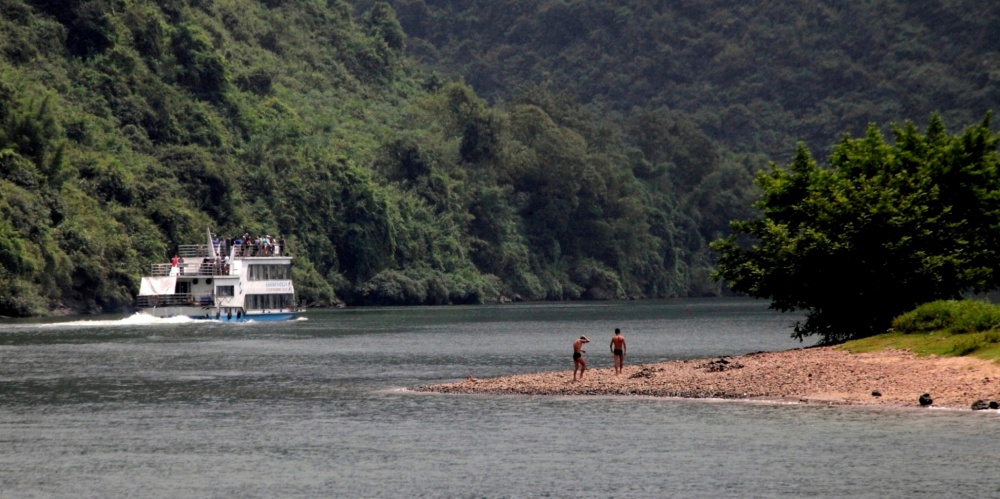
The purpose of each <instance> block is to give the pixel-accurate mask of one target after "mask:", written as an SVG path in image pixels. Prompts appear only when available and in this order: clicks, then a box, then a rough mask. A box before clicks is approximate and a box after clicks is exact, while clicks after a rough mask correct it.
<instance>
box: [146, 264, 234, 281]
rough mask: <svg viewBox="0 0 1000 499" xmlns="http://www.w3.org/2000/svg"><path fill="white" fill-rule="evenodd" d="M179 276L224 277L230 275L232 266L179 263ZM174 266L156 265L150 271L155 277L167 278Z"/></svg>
mask: <svg viewBox="0 0 1000 499" xmlns="http://www.w3.org/2000/svg"><path fill="white" fill-rule="evenodd" d="M177 267H178V268H179V269H180V271H179V274H180V275H182V276H223V275H229V272H230V265H229V264H225V263H219V264H216V263H214V262H202V263H187V262H184V263H178V264H177ZM171 268H173V266H172V265H171V264H169V263H154V264H153V266H152V268H151V269H150V275H151V276H153V277H166V276H169V275H170V269H171Z"/></svg>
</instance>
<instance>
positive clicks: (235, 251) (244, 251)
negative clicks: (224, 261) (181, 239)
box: [177, 244, 289, 258]
mask: <svg viewBox="0 0 1000 499" xmlns="http://www.w3.org/2000/svg"><path fill="white" fill-rule="evenodd" d="M230 248H232V255H233V257H234V258H247V257H261V256H289V253H288V248H286V247H284V246H282V245H277V244H275V245H264V244H235V245H233V246H227V245H223V246H221V247H220V246H216V247H215V248H214V250H215V254H216V255H217V256H220V257H224V256H226V255H228V254H229V249H230ZM208 249H209V246H208V245H207V244H182V245H180V246H178V247H177V256H179V257H181V258H208V257H209V252H208Z"/></svg>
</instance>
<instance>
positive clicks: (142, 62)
mask: <svg viewBox="0 0 1000 499" xmlns="http://www.w3.org/2000/svg"><path fill="white" fill-rule="evenodd" d="M407 43H408V38H407V36H406V34H405V33H404V32H403V30H402V28H401V27H400V25H399V23H398V21H397V18H396V14H395V12H394V11H393V9H392V8H391V7H389V6H388V5H387V4H384V3H378V4H373V5H371V6H370V7H367V8H365V9H364V10H355V9H354V8H353V7H352V5H350V4H349V3H347V2H343V1H337V0H330V1H328V2H317V1H298V2H277V1H263V2H245V1H237V0H228V1H227V0H217V1H207V0H205V1H197V0H174V1H166V2H153V1H143V0H91V1H45V0H37V1H28V0H0V55H2V60H0V214H2V217H0V315H7V316H23V315H33V314H44V313H46V312H47V311H49V310H63V311H84V312H90V311H114V310H123V309H126V308H127V307H129V306H130V305H131V303H132V300H133V294H134V293H135V291H136V290H137V287H138V284H137V283H138V279H139V276H140V275H141V274H142V272H143V271H144V270H145V269H148V268H149V264H150V263H153V262H158V261H165V260H166V259H167V258H168V256H169V255H171V254H172V253H173V251H174V249H175V247H176V245H177V244H187V243H191V242H196V241H199V240H201V238H202V237H203V234H204V231H205V227H206V226H211V227H212V228H213V230H214V231H215V232H216V233H218V234H220V235H227V234H229V235H235V234H240V233H243V232H244V231H249V232H251V233H254V234H263V233H269V234H274V235H279V236H280V237H283V238H285V239H286V240H287V241H288V246H289V249H290V250H291V252H292V253H293V254H294V256H295V257H296V260H295V267H294V278H295V280H296V287H297V290H298V293H299V298H300V299H301V300H302V302H303V303H304V304H305V305H307V306H322V305H329V304H333V303H337V302H340V301H344V302H347V303H351V304H418V303H425V304H442V303H478V302H483V301H487V300H495V299H498V298H500V297H502V296H506V297H511V298H516V297H520V298H523V299H529V300H540V299H548V300H562V299H614V298H624V297H657V296H685V295H691V294H694V295H712V294H718V293H719V284H717V283H714V282H713V281H711V279H710V276H709V274H710V271H711V268H712V263H711V257H710V255H709V250H708V248H707V244H706V241H709V240H711V239H712V238H714V237H715V235H716V234H717V233H718V232H719V231H723V230H725V225H726V222H727V221H728V220H729V219H730V218H731V217H732V216H734V215H737V214H740V213H743V212H745V211H746V210H747V209H748V206H749V203H748V199H749V198H750V195H751V193H752V187H751V186H752V182H751V175H750V174H749V170H750V167H748V166H744V165H743V164H741V163H738V162H735V161H730V162H727V161H725V160H724V156H725V154H724V153H723V152H722V151H719V150H718V149H717V148H716V147H715V146H714V145H713V144H712V143H711V141H709V140H708V139H707V137H705V136H704V135H703V134H701V133H700V132H699V131H698V130H696V129H695V128H693V127H692V126H691V125H690V124H689V123H688V122H687V121H686V120H684V119H682V118H679V117H677V116H675V115H673V114H671V113H666V112H658V111H650V112H648V113H644V116H645V119H646V120H648V122H649V123H651V124H653V126H650V127H648V128H646V129H644V130H643V131H642V133H643V134H644V136H645V139H644V140H645V143H646V146H645V148H646V152H644V151H643V150H642V149H640V148H638V147H635V146H630V145H628V143H627V141H626V140H624V139H623V134H624V131H623V130H620V129H617V128H615V127H613V126H610V125H607V124H605V123H603V122H602V120H601V119H599V118H598V117H597V116H595V115H594V114H593V113H592V112H591V111H588V110H587V109H585V108H584V107H582V106H580V105H579V104H578V103H577V102H576V100H575V99H573V98H570V97H568V96H566V95H564V94H560V93H555V92H552V91H549V90H547V89H545V88H543V87H541V86H537V87H536V88H534V89H532V90H528V91H526V92H524V93H523V95H522V96H521V97H519V98H518V99H517V100H516V101H511V102H510V103H508V104H505V105H502V106H491V105H488V104H487V103H486V101H484V100H483V99H482V98H481V97H480V96H479V95H478V94H477V93H476V91H475V90H474V89H473V88H471V87H470V86H469V85H467V84H465V83H463V82H461V81H448V80H447V79H445V78H442V77H440V76H438V75H436V74H433V73H426V72H424V71H422V70H421V69H420V68H419V67H418V66H416V65H414V64H413V63H412V62H411V61H410V60H409V59H408V58H407V56H406V55H405V50H406V46H407ZM650 154H653V155H654V156H663V158H668V157H669V158H676V159H677V162H676V164H677V167H676V168H675V169H674V170H672V171H670V172H667V168H666V166H665V164H664V162H663V161H661V159H662V158H661V159H656V158H651V157H649V155H650ZM681 158H684V159H681Z"/></svg>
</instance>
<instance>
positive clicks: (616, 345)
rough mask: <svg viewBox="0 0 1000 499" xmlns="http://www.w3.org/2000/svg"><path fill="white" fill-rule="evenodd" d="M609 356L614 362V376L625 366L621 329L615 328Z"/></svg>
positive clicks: (623, 341)
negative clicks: (612, 357) (610, 355)
mask: <svg viewBox="0 0 1000 499" xmlns="http://www.w3.org/2000/svg"><path fill="white" fill-rule="evenodd" d="M610 348H611V354H612V355H614V360H615V374H621V373H622V367H624V366H625V337H624V336H622V331H621V329H618V328H615V335H614V336H612V337H611V345H610Z"/></svg>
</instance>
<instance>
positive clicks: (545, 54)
mask: <svg viewBox="0 0 1000 499" xmlns="http://www.w3.org/2000/svg"><path fill="white" fill-rule="evenodd" d="M362 3H366V4H367V3H370V2H362ZM389 3H391V4H392V5H393V6H394V7H395V8H396V10H397V12H398V15H399V19H400V22H401V23H402V25H403V28H404V29H405V30H406V32H407V34H408V35H409V37H410V42H409V48H408V51H409V53H410V54H412V55H414V56H415V57H416V58H417V59H418V60H420V61H422V62H424V63H426V64H430V65H432V66H434V67H437V68H438V69H439V70H440V71H441V72H442V73H443V74H448V75H461V76H463V77H464V78H465V81H467V82H468V83H469V84H470V85H471V86H472V87H473V88H474V89H475V90H476V91H477V92H479V93H480V95H483V96H485V97H487V98H488V99H489V100H491V101H494V100H495V101H503V100H508V99H510V98H511V96H514V95H517V93H518V92H520V91H521V88H522V87H523V86H524V85H525V84H529V83H530V84H536V85H544V86H546V87H549V88H558V89H561V90H564V91H566V92H568V93H569V94H571V95H573V96H575V98H577V99H579V100H580V101H581V102H582V103H584V104H587V105H589V106H590V107H591V108H592V109H596V110H600V111H601V112H604V113H608V115H609V116H611V117H613V118H614V120H615V121H616V122H618V123H621V124H623V125H624V126H626V127H627V126H629V125H631V126H639V127H641V126H642V118H641V116H642V114H641V113H640V114H639V115H636V114H635V113H634V110H635V109H642V110H655V109H668V110H671V111H673V112H677V113H680V114H682V115H684V116H685V117H686V118H687V119H690V120H691V121H692V122H693V123H694V124H696V125H697V128H698V129H700V130H701V131H703V132H704V133H706V134H708V135H709V136H710V137H711V138H712V139H713V140H714V141H715V142H716V143H718V144H720V145H723V146H725V147H727V148H729V149H732V150H736V151H740V152H755V153H765V154H766V155H767V156H768V157H769V158H771V159H775V160H780V161H786V160H788V159H790V158H791V156H792V153H793V151H794V150H795V144H796V142H797V141H799V140H803V141H805V142H806V143H807V145H808V146H809V147H810V149H812V150H814V151H828V150H829V148H830V146H831V145H832V143H833V142H835V141H836V140H838V139H839V138H840V136H841V135H842V134H843V133H845V132H850V133H851V134H852V135H854V136H858V135H861V134H863V133H864V130H865V127H866V126H867V125H868V124H869V123H878V124H880V125H885V124H888V123H902V122H903V121H905V120H912V121H914V122H923V121H924V120H926V119H927V117H928V116H929V115H930V114H931V113H932V112H938V113H940V114H941V116H942V117H943V118H944V121H945V122H947V123H951V124H971V123H975V122H976V121H978V120H979V119H981V118H982V116H983V115H984V113H985V112H986V111H987V110H989V109H996V108H997V107H998V104H1000V36H997V26H998V25H1000V3H997V2H984V1H980V0H916V1H914V0H859V1H849V2H845V1H842V0H807V1H790V0H779V1H770V2H759V1H737V0H698V1H666V0H618V1H607V0H545V1H534V0H509V1H503V2H500V1H483V0H478V1H467V2H457V1H453V0H391V1H390V2H389ZM615 114H617V116H615Z"/></svg>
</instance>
